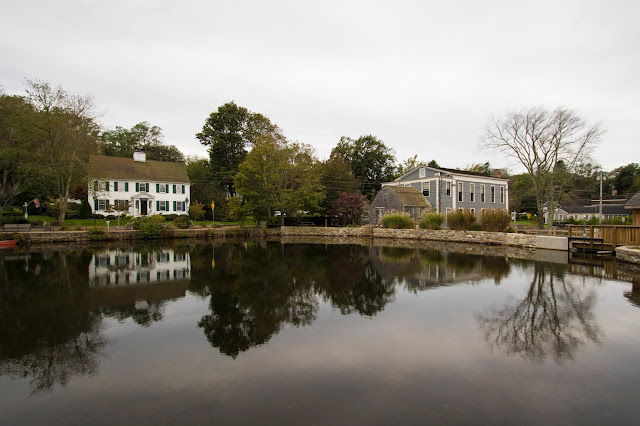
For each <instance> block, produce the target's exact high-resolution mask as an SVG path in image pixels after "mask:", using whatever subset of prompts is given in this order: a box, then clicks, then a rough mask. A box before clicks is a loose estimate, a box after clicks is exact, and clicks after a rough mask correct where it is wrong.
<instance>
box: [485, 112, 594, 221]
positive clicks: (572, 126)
mask: <svg viewBox="0 0 640 426" xmlns="http://www.w3.org/2000/svg"><path fill="white" fill-rule="evenodd" d="M602 132H603V130H602V126H601V125H600V124H599V123H596V124H593V125H590V124H587V123H586V122H585V121H584V120H583V119H582V118H580V117H579V116H578V115H577V113H576V112H575V111H573V110H569V109H566V108H556V109H555V110H553V111H549V110H547V109H545V108H529V109H523V110H521V111H514V112H509V113H507V114H506V115H504V116H503V117H500V118H494V119H491V120H490V121H489V122H488V124H487V125H486V128H485V134H484V136H483V139H482V144H483V147H484V148H486V149H490V150H493V151H496V152H499V153H503V154H505V155H507V156H509V157H512V158H515V159H517V160H518V161H519V162H520V164H521V165H522V166H523V167H524V168H525V170H526V172H527V173H528V174H529V176H530V179H531V186H532V189H533V191H534V194H535V197H536V205H537V208H538V212H539V213H538V226H539V227H540V228H542V227H543V226H544V217H543V215H542V211H543V206H544V204H545V203H547V202H548V203H549V204H550V205H555V204H556V203H557V202H558V198H559V196H560V194H561V192H562V191H561V190H559V188H561V187H562V186H564V185H565V184H566V181H565V180H564V178H565V177H566V176H567V173H564V171H565V170H566V171H569V172H571V171H573V170H575V168H576V167H578V166H579V165H580V164H583V163H585V162H588V161H589V155H590V153H591V152H592V149H593V147H594V146H595V144H596V143H597V142H598V141H599V140H600V137H601V135H602Z"/></svg>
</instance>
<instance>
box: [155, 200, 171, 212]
mask: <svg viewBox="0 0 640 426" xmlns="http://www.w3.org/2000/svg"><path fill="white" fill-rule="evenodd" d="M156 203H157V205H156V210H158V211H159V212H167V211H169V202H168V201H156Z"/></svg>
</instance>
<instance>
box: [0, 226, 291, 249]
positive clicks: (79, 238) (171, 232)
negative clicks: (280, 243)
mask: <svg viewBox="0 0 640 426" xmlns="http://www.w3.org/2000/svg"><path fill="white" fill-rule="evenodd" d="M278 235H280V230H279V229H259V228H240V227H238V228H231V227H224V228H194V229H168V230H167V236H166V237H165V238H168V239H175V238H198V239H225V238H264V237H267V236H278ZM14 238H18V239H20V240H22V241H24V242H25V243H26V244H32V245H41V244H55V243H89V242H96V241H128V240H140V239H141V238H140V236H139V234H138V231H134V230H122V229H121V230H105V233H104V238H96V237H94V238H91V235H90V234H89V232H87V231H31V232H20V233H6V232H5V233H1V232H0V240H4V239H14Z"/></svg>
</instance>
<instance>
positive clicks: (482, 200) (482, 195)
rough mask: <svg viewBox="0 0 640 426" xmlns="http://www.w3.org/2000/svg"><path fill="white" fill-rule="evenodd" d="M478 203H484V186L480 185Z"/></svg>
mask: <svg viewBox="0 0 640 426" xmlns="http://www.w3.org/2000/svg"><path fill="white" fill-rule="evenodd" d="M480 202H481V203H484V202H485V193H484V185H480Z"/></svg>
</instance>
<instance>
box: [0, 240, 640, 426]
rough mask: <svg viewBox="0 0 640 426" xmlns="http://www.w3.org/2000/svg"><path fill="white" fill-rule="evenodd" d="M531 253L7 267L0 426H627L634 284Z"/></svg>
mask: <svg viewBox="0 0 640 426" xmlns="http://www.w3.org/2000/svg"><path fill="white" fill-rule="evenodd" d="M478 253H484V254H478ZM524 253H525V254H524V256H525V257H528V258H529V259H522V258H516V257H511V256H513V254H510V253H509V252H507V251H505V249H499V248H486V247H478V246H475V247H469V246H457V245H456V246H453V245H452V246H439V247H437V248H436V247H435V246H420V247H418V246H415V247H408V248H407V247H383V246H376V245H371V246H366V245H364V246H362V245H359V244H343V245H340V244H302V243H296V244H293V243H291V244H282V243H280V242H264V241H262V242H239V243H231V242H230V243H220V242H218V243H216V244H215V245H213V244H211V243H209V244H192V245H186V244H183V245H180V244H172V245H166V246H162V245H160V246H138V247H136V246H115V245H114V246H103V247H62V248H35V249H32V250H31V251H28V252H16V251H8V250H4V251H0V336H1V337H0V419H2V420H1V421H2V424H7V425H9V424H11V425H16V424H47V425H55V424H109V425H112V424H125V423H126V424H134V423H141V424H207V425H209V424H255V423H259V424H310V425H316V424H317V425H324V424H337V425H351V424H379V425H388V424H403V425H404V424H425V423H447V424H478V423H487V424H515V423H518V424H540V423H550V424H567V423H568V424H632V423H633V424H637V419H638V418H639V416H640V404H638V403H637V395H638V390H639V389H640V362H639V360H640V309H639V307H640V277H638V276H637V275H634V274H633V273H632V272H628V271H626V270H623V269H621V265H617V266H616V265H615V261H613V262H601V264H600V265H599V266H588V265H586V266H585V265H579V264H575V263H572V264H568V263H567V262H566V259H563V256H559V257H558V256H557V254H556V257H558V259H557V260H555V261H553V262H547V261H542V260H539V259H540V258H542V255H539V254H531V253H526V252H524ZM507 255H508V256H507ZM634 281H635V283H636V284H635V286H634V284H633V282H634Z"/></svg>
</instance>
